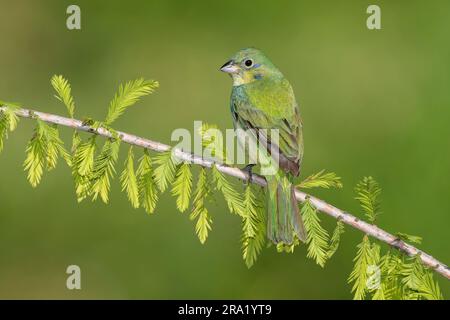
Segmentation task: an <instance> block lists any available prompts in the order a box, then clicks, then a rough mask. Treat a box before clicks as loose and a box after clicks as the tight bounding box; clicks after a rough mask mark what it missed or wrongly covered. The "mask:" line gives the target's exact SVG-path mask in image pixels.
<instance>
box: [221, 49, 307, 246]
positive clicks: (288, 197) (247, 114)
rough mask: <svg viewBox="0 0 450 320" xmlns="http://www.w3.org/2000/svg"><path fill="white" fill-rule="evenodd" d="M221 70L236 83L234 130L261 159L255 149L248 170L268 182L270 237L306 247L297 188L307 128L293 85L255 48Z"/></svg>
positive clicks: (232, 107)
mask: <svg viewBox="0 0 450 320" xmlns="http://www.w3.org/2000/svg"><path fill="white" fill-rule="evenodd" d="M220 71H222V72H225V73H227V74H229V75H230V76H231V78H232V81H233V86H232V90H231V99H230V111H231V115H232V119H233V125H234V129H235V130H237V129H240V130H241V131H242V130H243V131H244V132H246V135H242V134H241V135H238V134H237V137H238V141H239V144H240V146H241V147H242V146H243V145H245V143H246V142H245V141H243V140H244V139H248V137H250V140H251V143H254V144H257V146H258V147H257V148H258V149H257V150H258V153H260V154H262V156H260V157H255V154H254V153H255V152H254V149H253V152H252V154H249V155H248V158H249V159H250V162H251V163H250V164H249V165H248V166H247V167H246V168H245V169H248V168H250V174H251V170H252V169H251V168H252V166H253V165H258V164H259V165H260V168H261V169H260V172H261V174H262V175H263V176H264V177H265V179H266V181H267V192H266V194H267V224H266V225H267V230H266V234H267V238H268V239H269V240H270V241H272V242H273V243H275V244H280V243H282V244H286V245H290V244H293V243H294V241H295V238H297V239H298V240H300V241H302V242H306V238H307V234H306V231H305V226H304V223H303V220H302V217H301V214H300V212H299V208H298V204H297V200H296V198H295V187H294V179H295V178H296V177H298V176H299V173H300V166H301V163H302V159H303V150H304V146H303V131H302V127H303V124H302V119H301V117H300V109H299V105H298V104H297V101H296V98H295V95H294V91H293V89H292V86H291V84H290V83H289V81H288V80H287V79H286V78H285V77H284V75H283V74H282V73H281V71H280V70H279V69H278V68H277V67H276V66H275V65H274V64H273V63H272V62H271V60H270V59H269V58H268V57H267V56H266V55H265V54H264V53H263V52H262V51H261V50H259V49H256V48H245V49H241V50H239V51H238V52H237V53H235V54H234V55H233V56H231V58H230V59H229V60H228V61H227V62H226V63H225V64H224V65H222V66H221V67H220ZM247 141H248V140H247ZM249 150H252V149H251V148H249ZM246 152H247V154H248V150H246ZM255 161H256V162H255Z"/></svg>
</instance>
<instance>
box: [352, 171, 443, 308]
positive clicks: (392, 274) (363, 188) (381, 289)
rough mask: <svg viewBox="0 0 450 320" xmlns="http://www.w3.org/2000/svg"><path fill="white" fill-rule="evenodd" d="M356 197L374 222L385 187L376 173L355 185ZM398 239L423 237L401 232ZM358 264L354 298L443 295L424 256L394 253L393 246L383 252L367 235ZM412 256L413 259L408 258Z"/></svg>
mask: <svg viewBox="0 0 450 320" xmlns="http://www.w3.org/2000/svg"><path fill="white" fill-rule="evenodd" d="M355 191H356V193H357V195H356V197H355V198H356V199H357V200H358V201H359V203H360V205H361V208H362V210H363V212H364V214H365V215H366V216H367V217H368V218H369V220H370V221H371V222H372V223H373V222H374V221H375V219H376V217H377V216H379V214H380V207H381V201H380V196H381V189H380V187H379V186H378V183H377V182H376V181H375V180H374V179H373V178H372V177H365V178H363V179H362V181H361V182H359V183H358V184H357V186H356V188H355ZM397 236H398V240H399V241H401V240H403V241H410V242H415V243H421V241H422V238H421V237H418V236H413V235H408V234H406V233H400V232H399V233H397ZM357 248H358V251H357V254H356V257H355V259H354V262H355V265H354V267H353V270H352V272H351V274H350V276H349V278H348V281H349V283H353V287H352V292H353V293H354V299H358V300H360V299H365V298H366V297H367V296H371V299H373V300H393V299H395V300H421V299H427V300H437V299H443V297H442V294H441V292H440V289H439V285H438V284H437V282H435V281H434V280H433V274H432V273H431V272H430V270H428V269H427V268H425V267H424V265H423V264H422V262H421V259H420V256H419V255H417V256H416V257H414V258H413V259H412V260H411V259H410V258H408V257H406V256H404V255H403V254H401V253H398V252H397V253H392V251H391V249H389V250H388V251H387V253H386V254H384V255H381V247H380V245H379V244H377V243H371V242H370V240H369V237H368V236H367V235H365V236H364V237H363V240H362V242H361V243H360V244H359V245H358V246H357ZM406 260H409V261H410V262H405V261H406Z"/></svg>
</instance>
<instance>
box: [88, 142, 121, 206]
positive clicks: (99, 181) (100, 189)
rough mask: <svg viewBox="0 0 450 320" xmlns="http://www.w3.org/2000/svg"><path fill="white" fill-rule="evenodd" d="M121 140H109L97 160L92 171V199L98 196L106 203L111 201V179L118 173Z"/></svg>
mask: <svg viewBox="0 0 450 320" xmlns="http://www.w3.org/2000/svg"><path fill="white" fill-rule="evenodd" d="M119 149H120V140H113V139H108V140H106V142H105V144H104V145H103V149H102V151H101V152H100V154H99V155H98V156H97V157H96V158H95V160H94V165H93V170H92V181H91V183H92V199H93V200H96V199H97V197H98V196H100V198H101V199H102V201H103V202H104V203H108V201H109V190H110V188H111V182H110V179H112V178H113V176H114V174H115V173H116V169H115V165H116V161H117V158H118V157H119Z"/></svg>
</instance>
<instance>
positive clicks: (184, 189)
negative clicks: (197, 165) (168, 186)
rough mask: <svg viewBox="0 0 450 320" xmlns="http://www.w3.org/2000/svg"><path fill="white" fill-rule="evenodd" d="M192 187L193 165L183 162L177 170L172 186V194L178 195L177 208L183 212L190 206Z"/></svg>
mask: <svg viewBox="0 0 450 320" xmlns="http://www.w3.org/2000/svg"><path fill="white" fill-rule="evenodd" d="M191 189H192V173H191V165H190V164H188V163H182V164H181V165H180V166H179V168H178V170H177V174H176V178H175V181H174V182H173V186H172V195H173V196H175V197H177V208H178V210H180V211H181V212H184V211H186V209H187V208H188V207H189V202H190V198H191Z"/></svg>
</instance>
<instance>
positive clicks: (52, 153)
mask: <svg viewBox="0 0 450 320" xmlns="http://www.w3.org/2000/svg"><path fill="white" fill-rule="evenodd" d="M26 154H27V156H26V158H25V162H24V169H25V170H26V171H28V174H27V178H28V181H29V182H30V184H31V186H32V187H36V186H37V185H38V184H39V182H40V181H41V178H42V174H43V172H44V168H46V169H47V170H48V171H50V170H52V169H53V168H55V167H56V164H57V162H58V157H59V156H62V157H63V158H68V155H67V152H66V150H65V149H64V146H63V142H62V140H61V139H60V137H59V132H58V129H57V127H56V126H55V125H49V124H47V123H45V122H43V121H41V120H39V119H36V128H35V130H34V134H33V137H32V138H31V140H30V142H29V143H28V146H27V149H26Z"/></svg>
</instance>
